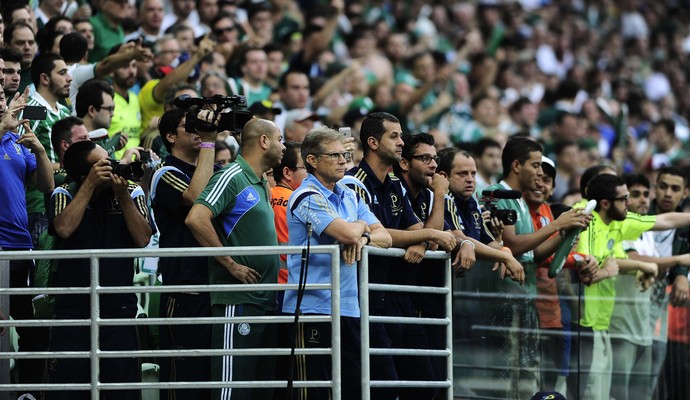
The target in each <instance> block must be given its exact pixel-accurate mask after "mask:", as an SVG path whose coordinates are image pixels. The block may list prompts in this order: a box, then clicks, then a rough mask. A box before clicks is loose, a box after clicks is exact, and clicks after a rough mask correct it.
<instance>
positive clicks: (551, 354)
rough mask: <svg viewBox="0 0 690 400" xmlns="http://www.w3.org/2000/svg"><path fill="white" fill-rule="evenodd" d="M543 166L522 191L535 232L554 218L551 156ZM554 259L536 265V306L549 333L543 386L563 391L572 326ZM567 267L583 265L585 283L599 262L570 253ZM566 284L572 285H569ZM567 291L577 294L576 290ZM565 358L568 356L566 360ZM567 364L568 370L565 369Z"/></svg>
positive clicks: (544, 348)
mask: <svg viewBox="0 0 690 400" xmlns="http://www.w3.org/2000/svg"><path fill="white" fill-rule="evenodd" d="M541 165H542V170H543V171H544V175H542V176H541V180H540V182H539V183H538V184H537V187H536V188H535V189H534V190H526V191H524V192H523V194H522V197H523V199H524V200H525V203H527V206H528V207H529V211H530V215H531V216H532V225H533V226H534V230H535V231H538V230H539V229H542V228H543V227H545V226H546V225H548V224H551V223H553V222H554V219H555V218H554V216H553V213H552V212H551V207H550V206H549V204H548V203H546V200H547V199H548V198H549V197H551V193H552V192H553V187H554V182H555V180H556V166H555V164H554V162H553V161H552V160H551V159H550V158H548V157H545V156H543V157H542V164H541ZM555 235H556V234H554V236H555ZM552 260H553V255H550V256H549V257H548V258H547V259H545V260H542V261H541V262H540V263H539V265H538V267H537V299H536V301H535V305H536V307H537V313H538V314H539V329H540V330H542V331H543V332H548V333H547V334H545V335H541V337H540V345H541V349H540V350H541V362H542V364H541V365H542V375H541V387H542V388H543V389H549V390H554V389H562V390H563V389H565V376H567V366H568V361H569V357H568V356H567V355H566V354H565V353H564V349H569V348H570V344H569V343H566V340H569V337H568V336H567V335H566V334H565V333H564V332H563V330H564V329H565V330H566V331H569V330H570V326H569V325H568V326H565V327H564V326H563V323H562V322H561V321H562V317H561V306H560V301H559V299H558V296H559V293H558V287H557V283H556V279H555V278H550V277H549V266H550V265H551V261H552ZM578 260H579V263H578ZM565 267H566V268H570V269H575V268H577V267H582V271H583V274H582V275H581V277H580V278H581V280H582V282H584V283H588V282H590V281H591V279H592V278H593V276H592V274H593V273H594V272H595V271H596V268H597V262H596V259H595V258H594V257H591V256H589V255H585V254H580V253H574V252H573V253H570V254H569V255H568V258H567V259H566V263H565ZM564 286H566V287H569V286H568V285H564ZM567 294H568V295H572V296H577V293H567ZM564 357H567V358H566V359H564ZM564 367H565V371H563V369H564ZM556 371H558V372H556ZM563 372H565V373H563ZM557 381H558V382H557ZM557 385H558V386H557Z"/></svg>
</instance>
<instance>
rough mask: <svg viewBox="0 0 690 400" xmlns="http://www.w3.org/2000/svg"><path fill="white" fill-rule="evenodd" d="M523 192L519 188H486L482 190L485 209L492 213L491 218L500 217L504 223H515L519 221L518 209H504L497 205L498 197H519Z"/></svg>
mask: <svg viewBox="0 0 690 400" xmlns="http://www.w3.org/2000/svg"><path fill="white" fill-rule="evenodd" d="M520 197H522V193H520V192H519V191H517V190H501V189H498V190H491V191H488V190H485V191H484V192H482V202H483V203H484V209H486V210H487V211H489V212H490V213H491V218H492V219H493V218H498V220H499V221H501V222H503V225H515V224H516V223H517V211H515V210H510V209H502V208H498V206H496V203H495V202H496V201H497V200H498V199H519V198H520Z"/></svg>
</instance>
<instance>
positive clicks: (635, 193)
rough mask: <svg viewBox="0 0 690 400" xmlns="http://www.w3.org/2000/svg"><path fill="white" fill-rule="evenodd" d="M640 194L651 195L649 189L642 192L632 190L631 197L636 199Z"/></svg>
mask: <svg viewBox="0 0 690 400" xmlns="http://www.w3.org/2000/svg"><path fill="white" fill-rule="evenodd" d="M640 196H644V197H649V190H645V191H644V192H640V191H633V192H630V197H632V198H633V199H636V198H638V197H640Z"/></svg>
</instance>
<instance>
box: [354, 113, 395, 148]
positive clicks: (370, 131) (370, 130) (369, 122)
mask: <svg viewBox="0 0 690 400" xmlns="http://www.w3.org/2000/svg"><path fill="white" fill-rule="evenodd" d="M384 121H388V122H393V123H400V120H399V119H398V118H397V117H396V116H395V115H393V114H389V113H387V112H382V111H379V112H373V113H371V114H368V115H367V116H366V117H365V118H364V121H362V127H361V128H360V130H359V141H360V142H362V152H363V153H364V155H367V153H369V150H370V149H369V144H368V143H367V142H368V140H369V138H370V137H373V138H374V139H376V140H381V137H382V136H383V134H384V133H385V132H386V128H384V126H383V122H384Z"/></svg>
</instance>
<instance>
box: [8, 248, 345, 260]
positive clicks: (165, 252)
mask: <svg viewBox="0 0 690 400" xmlns="http://www.w3.org/2000/svg"><path fill="white" fill-rule="evenodd" d="M303 249H304V248H303V247H301V246H237V247H174V248H163V249H144V248H141V249H135V248H128V249H86V250H38V251H3V252H2V259H4V260H26V259H34V260H43V259H48V260H49V259H56V260H64V259H69V258H91V257H97V258H132V257H134V258H141V257H179V256H185V257H210V256H227V255H229V256H233V255H249V256H251V255H266V254H301V253H302V250H303ZM335 249H337V250H338V251H339V250H340V246H338V245H319V246H311V247H310V249H309V251H310V252H311V253H320V254H327V253H331V252H332V251H334V250H335Z"/></svg>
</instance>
